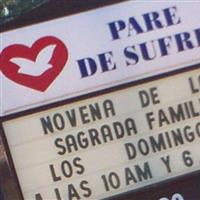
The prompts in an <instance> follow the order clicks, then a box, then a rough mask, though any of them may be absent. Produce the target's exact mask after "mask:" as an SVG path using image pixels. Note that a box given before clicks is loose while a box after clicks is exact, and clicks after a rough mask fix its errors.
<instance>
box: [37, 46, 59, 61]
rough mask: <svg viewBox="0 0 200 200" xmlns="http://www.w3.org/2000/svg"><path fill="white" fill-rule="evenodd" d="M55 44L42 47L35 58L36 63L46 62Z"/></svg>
mask: <svg viewBox="0 0 200 200" xmlns="http://www.w3.org/2000/svg"><path fill="white" fill-rule="evenodd" d="M55 47H56V45H49V46H47V47H45V48H44V49H42V50H41V51H40V53H39V54H38V56H37V58H36V63H40V64H47V63H48V62H49V61H50V59H51V57H52V55H53V52H54V50H55Z"/></svg>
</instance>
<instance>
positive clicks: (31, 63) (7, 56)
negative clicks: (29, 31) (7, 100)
mask: <svg viewBox="0 0 200 200" xmlns="http://www.w3.org/2000/svg"><path fill="white" fill-rule="evenodd" d="M50 46H51V47H52V46H54V49H53V51H52V53H51V54H50V58H45V57H44V56H45V54H44V51H45V49H46V51H47V49H48V47H50ZM42 52H43V53H42ZM41 54H42V55H41ZM47 54H49V53H47ZM42 56H43V58H44V59H43V58H41V57H42ZM39 57H40V58H39ZM45 59H46V61H45ZM13 60H15V62H14V61H13ZM17 60H18V61H20V60H24V61H26V65H27V66H26V69H23V67H24V66H22V65H21V66H20V64H18V63H19V62H16V61H17ZM38 60H39V61H38ZM42 60H44V61H42ZM67 60H68V50H67V48H66V46H65V45H64V43H63V42H62V41H61V40H59V39H58V38H56V37H53V36H46V37H43V38H40V39H39V40H37V41H36V42H35V43H34V44H33V45H32V47H30V48H29V47H27V46H25V45H21V44H14V45H11V46H8V47H6V48H5V49H4V50H3V51H2V53H1V55H0V69H1V71H2V73H3V74H4V75H5V76H6V77H7V78H9V79H10V80H12V81H14V82H16V83H18V84H20V85H23V86H26V87H29V88H32V89H35V90H39V91H43V92H44V91H45V90H46V89H47V88H48V87H49V86H50V85H51V84H52V82H53V81H54V80H55V79H56V77H57V76H58V75H59V74H60V72H61V71H62V69H63V68H64V66H65V64H66V62H67ZM42 62H47V63H42ZM27 63H28V64H27ZM45 64H46V65H48V66H49V67H47V68H46V70H45V69H43V71H42V72H37V73H35V72H34V70H35V71H37V70H38V69H39V68H42V67H44V66H41V65H45ZM20 70H21V71H20ZM44 70H45V71H44ZM27 71H29V72H27ZM31 71H32V72H31ZM33 72H34V73H35V74H34V75H33V74H31V73H33Z"/></svg>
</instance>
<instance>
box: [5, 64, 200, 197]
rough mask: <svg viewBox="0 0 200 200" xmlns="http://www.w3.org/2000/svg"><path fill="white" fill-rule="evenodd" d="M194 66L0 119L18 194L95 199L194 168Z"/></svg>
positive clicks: (197, 131) (198, 127)
mask: <svg viewBox="0 0 200 200" xmlns="http://www.w3.org/2000/svg"><path fill="white" fill-rule="evenodd" d="M199 94H200V69H198V66H196V69H195V68H194V69H193V70H188V71H185V72H184V73H183V72H181V73H178V74H174V75H172V76H166V77H164V78H161V79H157V80H151V81H150V82H146V83H143V84H139V85H131V84H129V85H127V86H123V88H122V87H121V88H119V89H115V91H113V92H110V93H109V92H108V93H105V94H102V95H99V96H94V97H90V98H87V99H82V100H79V101H76V102H71V103H66V104H64V105H62V106H58V107H54V108H51V109H46V110H43V111H41V112H37V113H32V114H28V115H26V116H21V117H17V118H13V119H10V120H8V119H7V120H6V121H4V122H3V129H4V132H5V133H4V134H5V136H6V138H7V142H8V146H9V148H10V152H11V155H12V159H13V162H14V166H15V169H16V173H17V176H18V179H19V183H20V186H21V189H22V193H23V196H24V198H25V199H36V200H41V199H42V200H44V199H57V200H61V199H62V200H75V199H102V198H106V197H110V196H113V195H118V194H122V193H124V192H127V191H134V190H136V189H139V188H142V187H144V186H147V185H150V184H153V183H158V182H160V181H165V180H168V179H170V178H174V177H177V176H180V175H186V174H188V173H191V172H194V171H197V170H199V169H200V165H199V162H200V154H199V145H200V99H199Z"/></svg>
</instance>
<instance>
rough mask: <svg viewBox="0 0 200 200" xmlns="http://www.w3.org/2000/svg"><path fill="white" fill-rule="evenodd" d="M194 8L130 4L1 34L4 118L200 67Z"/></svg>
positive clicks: (181, 4)
mask: <svg viewBox="0 0 200 200" xmlns="http://www.w3.org/2000/svg"><path fill="white" fill-rule="evenodd" d="M199 10H200V4H199V3H198V2H177V1H176V2H175V1H164V2H157V1H150V2H141V1H127V2H123V3H120V4H116V5H112V6H107V7H105V8H101V9H95V10H93V11H89V12H85V13H82V14H77V15H73V16H67V17H62V18H59V19H55V20H51V21H47V22H44V23H39V24H35V25H30V26H27V27H23V28H19V29H15V30H12V31H7V32H3V33H1V35H0V38H1V42H0V52H1V54H0V70H1V73H0V80H1V81H0V84H1V99H0V100H1V112H0V113H1V116H5V115H8V114H11V113H15V112H18V111H22V110H26V109H28V108H33V107H37V106H41V105H44V104H48V103H50V102H55V101H60V100H63V99H66V98H70V97H74V96H78V95H81V94H86V93H89V92H91V91H96V90H100V89H104V88H109V87H111V86H114V85H118V84H121V83H126V82H130V81H133V80H137V79H142V78H144V77H149V76H152V75H155V74H159V73H163V72H166V71H172V70H175V69H177V68H182V67H183V66H189V65H191V64H194V63H198V62H199V60H200V58H199V46H200V21H199Z"/></svg>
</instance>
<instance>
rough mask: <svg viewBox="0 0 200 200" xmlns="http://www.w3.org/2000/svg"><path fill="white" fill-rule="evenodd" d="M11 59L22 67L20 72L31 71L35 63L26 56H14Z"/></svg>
mask: <svg viewBox="0 0 200 200" xmlns="http://www.w3.org/2000/svg"><path fill="white" fill-rule="evenodd" d="M11 61H12V62H13V63H15V64H17V65H18V66H20V69H19V70H18V72H20V73H27V72H29V71H30V70H31V68H32V66H33V64H34V62H33V61H31V60H28V59H26V58H20V57H15V58H12V59H11Z"/></svg>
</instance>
